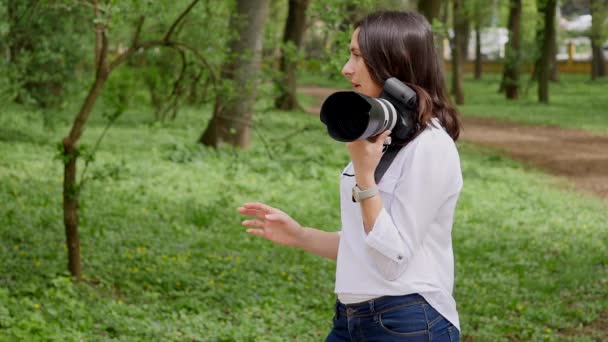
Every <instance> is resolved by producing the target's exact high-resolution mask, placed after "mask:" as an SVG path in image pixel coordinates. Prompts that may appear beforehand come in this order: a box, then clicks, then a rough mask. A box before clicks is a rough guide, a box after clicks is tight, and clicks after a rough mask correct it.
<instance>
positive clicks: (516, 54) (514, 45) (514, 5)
mask: <svg viewBox="0 0 608 342" xmlns="http://www.w3.org/2000/svg"><path fill="white" fill-rule="evenodd" d="M509 6H510V9H509V24H508V25H509V44H508V45H507V56H506V60H505V67H504V71H503V81H502V84H503V86H504V89H505V95H506V98H507V99H511V100H515V99H517V98H518V97H519V66H520V63H521V12H522V5H521V0H511V1H510V4H509Z"/></svg>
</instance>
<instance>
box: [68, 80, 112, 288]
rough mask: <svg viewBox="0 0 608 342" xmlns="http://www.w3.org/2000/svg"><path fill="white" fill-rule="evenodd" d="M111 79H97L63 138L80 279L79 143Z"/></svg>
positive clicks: (72, 251)
mask: <svg viewBox="0 0 608 342" xmlns="http://www.w3.org/2000/svg"><path fill="white" fill-rule="evenodd" d="M106 79H107V75H106V74H105V73H101V74H100V75H99V76H98V77H96V78H95V82H94V83H93V86H92V87H91V89H90V90H89V94H88V95H87V97H86V99H85V101H84V103H83V105H82V108H81V109H80V112H79V113H78V115H77V116H76V120H75V121H74V124H73V126H72V130H71V131H70V134H69V135H68V136H67V137H65V138H64V139H63V155H64V158H65V159H64V172H63V223H64V224H65V235H66V244H67V248H68V270H69V271H70V274H71V275H72V276H73V277H74V278H76V279H80V278H81V276H82V271H81V267H80V236H79V233H78V207H79V205H78V196H79V192H80V189H79V188H78V184H77V181H76V161H77V159H78V153H77V149H76V143H77V142H78V139H79V138H80V135H81V134H82V130H83V127H84V124H85V123H86V120H87V118H88V116H89V114H90V113H91V110H92V109H93V105H94V104H95V101H97V98H98V97H99V94H100V93H101V89H102V88H103V85H104V83H105V81H106Z"/></svg>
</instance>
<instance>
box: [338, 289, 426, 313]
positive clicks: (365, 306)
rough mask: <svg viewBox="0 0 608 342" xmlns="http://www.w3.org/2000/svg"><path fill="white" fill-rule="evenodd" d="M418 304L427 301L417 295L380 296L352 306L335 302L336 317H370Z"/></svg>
mask: <svg viewBox="0 0 608 342" xmlns="http://www.w3.org/2000/svg"><path fill="white" fill-rule="evenodd" d="M418 304H427V301H426V300H425V299H424V298H423V297H422V296H421V295H419V294H417V293H413V294H409V295H403V296H382V297H378V298H374V299H370V300H367V301H365V302H360V303H353V304H343V303H342V302H340V301H339V300H336V316H340V315H342V316H351V317H364V316H371V315H374V314H377V313H382V312H384V311H387V310H391V309H395V308H399V307H406V306H410V305H418Z"/></svg>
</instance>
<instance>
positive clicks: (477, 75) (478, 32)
mask: <svg viewBox="0 0 608 342" xmlns="http://www.w3.org/2000/svg"><path fill="white" fill-rule="evenodd" d="M482 66H483V60H482V56H481V18H477V21H476V22H475V79H476V80H481V73H482Z"/></svg>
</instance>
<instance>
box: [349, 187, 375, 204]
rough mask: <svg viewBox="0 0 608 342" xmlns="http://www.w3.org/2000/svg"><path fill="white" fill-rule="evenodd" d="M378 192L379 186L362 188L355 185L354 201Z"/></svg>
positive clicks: (359, 200) (364, 198)
mask: <svg viewBox="0 0 608 342" xmlns="http://www.w3.org/2000/svg"><path fill="white" fill-rule="evenodd" d="M377 194H378V187H377V186H374V187H371V188H369V189H365V190H361V188H359V186H358V185H355V186H354V187H353V202H361V201H363V200H366V199H368V198H370V197H374V196H376V195H377Z"/></svg>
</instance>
